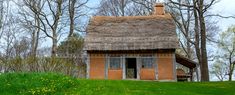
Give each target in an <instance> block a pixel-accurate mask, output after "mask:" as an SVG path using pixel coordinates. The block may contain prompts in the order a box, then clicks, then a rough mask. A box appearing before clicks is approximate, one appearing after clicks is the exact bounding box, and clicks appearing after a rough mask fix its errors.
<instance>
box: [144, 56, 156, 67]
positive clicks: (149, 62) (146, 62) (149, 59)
mask: <svg viewBox="0 0 235 95" xmlns="http://www.w3.org/2000/svg"><path fill="white" fill-rule="evenodd" d="M141 61H142V68H153V64H154V58H153V57H143V58H142V60H141Z"/></svg>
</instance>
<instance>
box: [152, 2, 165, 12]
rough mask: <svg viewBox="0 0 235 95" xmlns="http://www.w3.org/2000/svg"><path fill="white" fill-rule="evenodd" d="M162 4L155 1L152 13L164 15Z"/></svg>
mask: <svg viewBox="0 0 235 95" xmlns="http://www.w3.org/2000/svg"><path fill="white" fill-rule="evenodd" d="M164 14H165V11H164V5H163V3H156V4H155V6H154V15H164Z"/></svg>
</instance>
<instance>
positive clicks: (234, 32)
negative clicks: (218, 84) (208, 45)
mask: <svg viewBox="0 0 235 95" xmlns="http://www.w3.org/2000/svg"><path fill="white" fill-rule="evenodd" d="M218 47H219V50H220V51H222V52H220V53H219V54H220V58H223V59H224V63H225V64H227V68H228V71H227V72H228V73H227V75H228V77H229V81H232V76H233V72H234V69H235V62H233V61H234V59H235V27H234V26H232V27H229V28H228V29H227V30H226V31H224V32H222V33H221V34H220V39H219V43H218Z"/></svg>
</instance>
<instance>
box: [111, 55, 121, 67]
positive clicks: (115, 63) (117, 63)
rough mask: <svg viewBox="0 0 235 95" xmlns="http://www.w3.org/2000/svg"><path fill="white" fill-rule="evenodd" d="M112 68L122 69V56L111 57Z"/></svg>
mask: <svg viewBox="0 0 235 95" xmlns="http://www.w3.org/2000/svg"><path fill="white" fill-rule="evenodd" d="M109 68H110V69H120V68H121V58H120V57H110V64H109Z"/></svg>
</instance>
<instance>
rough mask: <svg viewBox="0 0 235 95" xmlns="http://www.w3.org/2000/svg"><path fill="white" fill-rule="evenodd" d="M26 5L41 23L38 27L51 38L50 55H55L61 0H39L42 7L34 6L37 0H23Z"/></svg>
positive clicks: (59, 28)
mask: <svg viewBox="0 0 235 95" xmlns="http://www.w3.org/2000/svg"><path fill="white" fill-rule="evenodd" d="M24 1H25V2H26V4H27V6H28V7H29V8H30V9H31V10H32V11H33V12H34V13H35V14H36V16H37V18H38V19H39V20H40V23H41V24H42V28H41V27H38V28H40V29H41V30H42V31H43V32H44V33H45V35H46V36H47V37H49V38H50V39H51V40H52V50H51V56H52V57H55V56H56V51H57V43H58V35H59V33H60V32H61V27H60V20H61V16H62V15H63V13H62V10H63V9H62V5H63V0H41V1H40V3H41V5H42V7H40V8H41V9H38V7H35V6H36V4H38V3H37V0H24Z"/></svg>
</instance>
